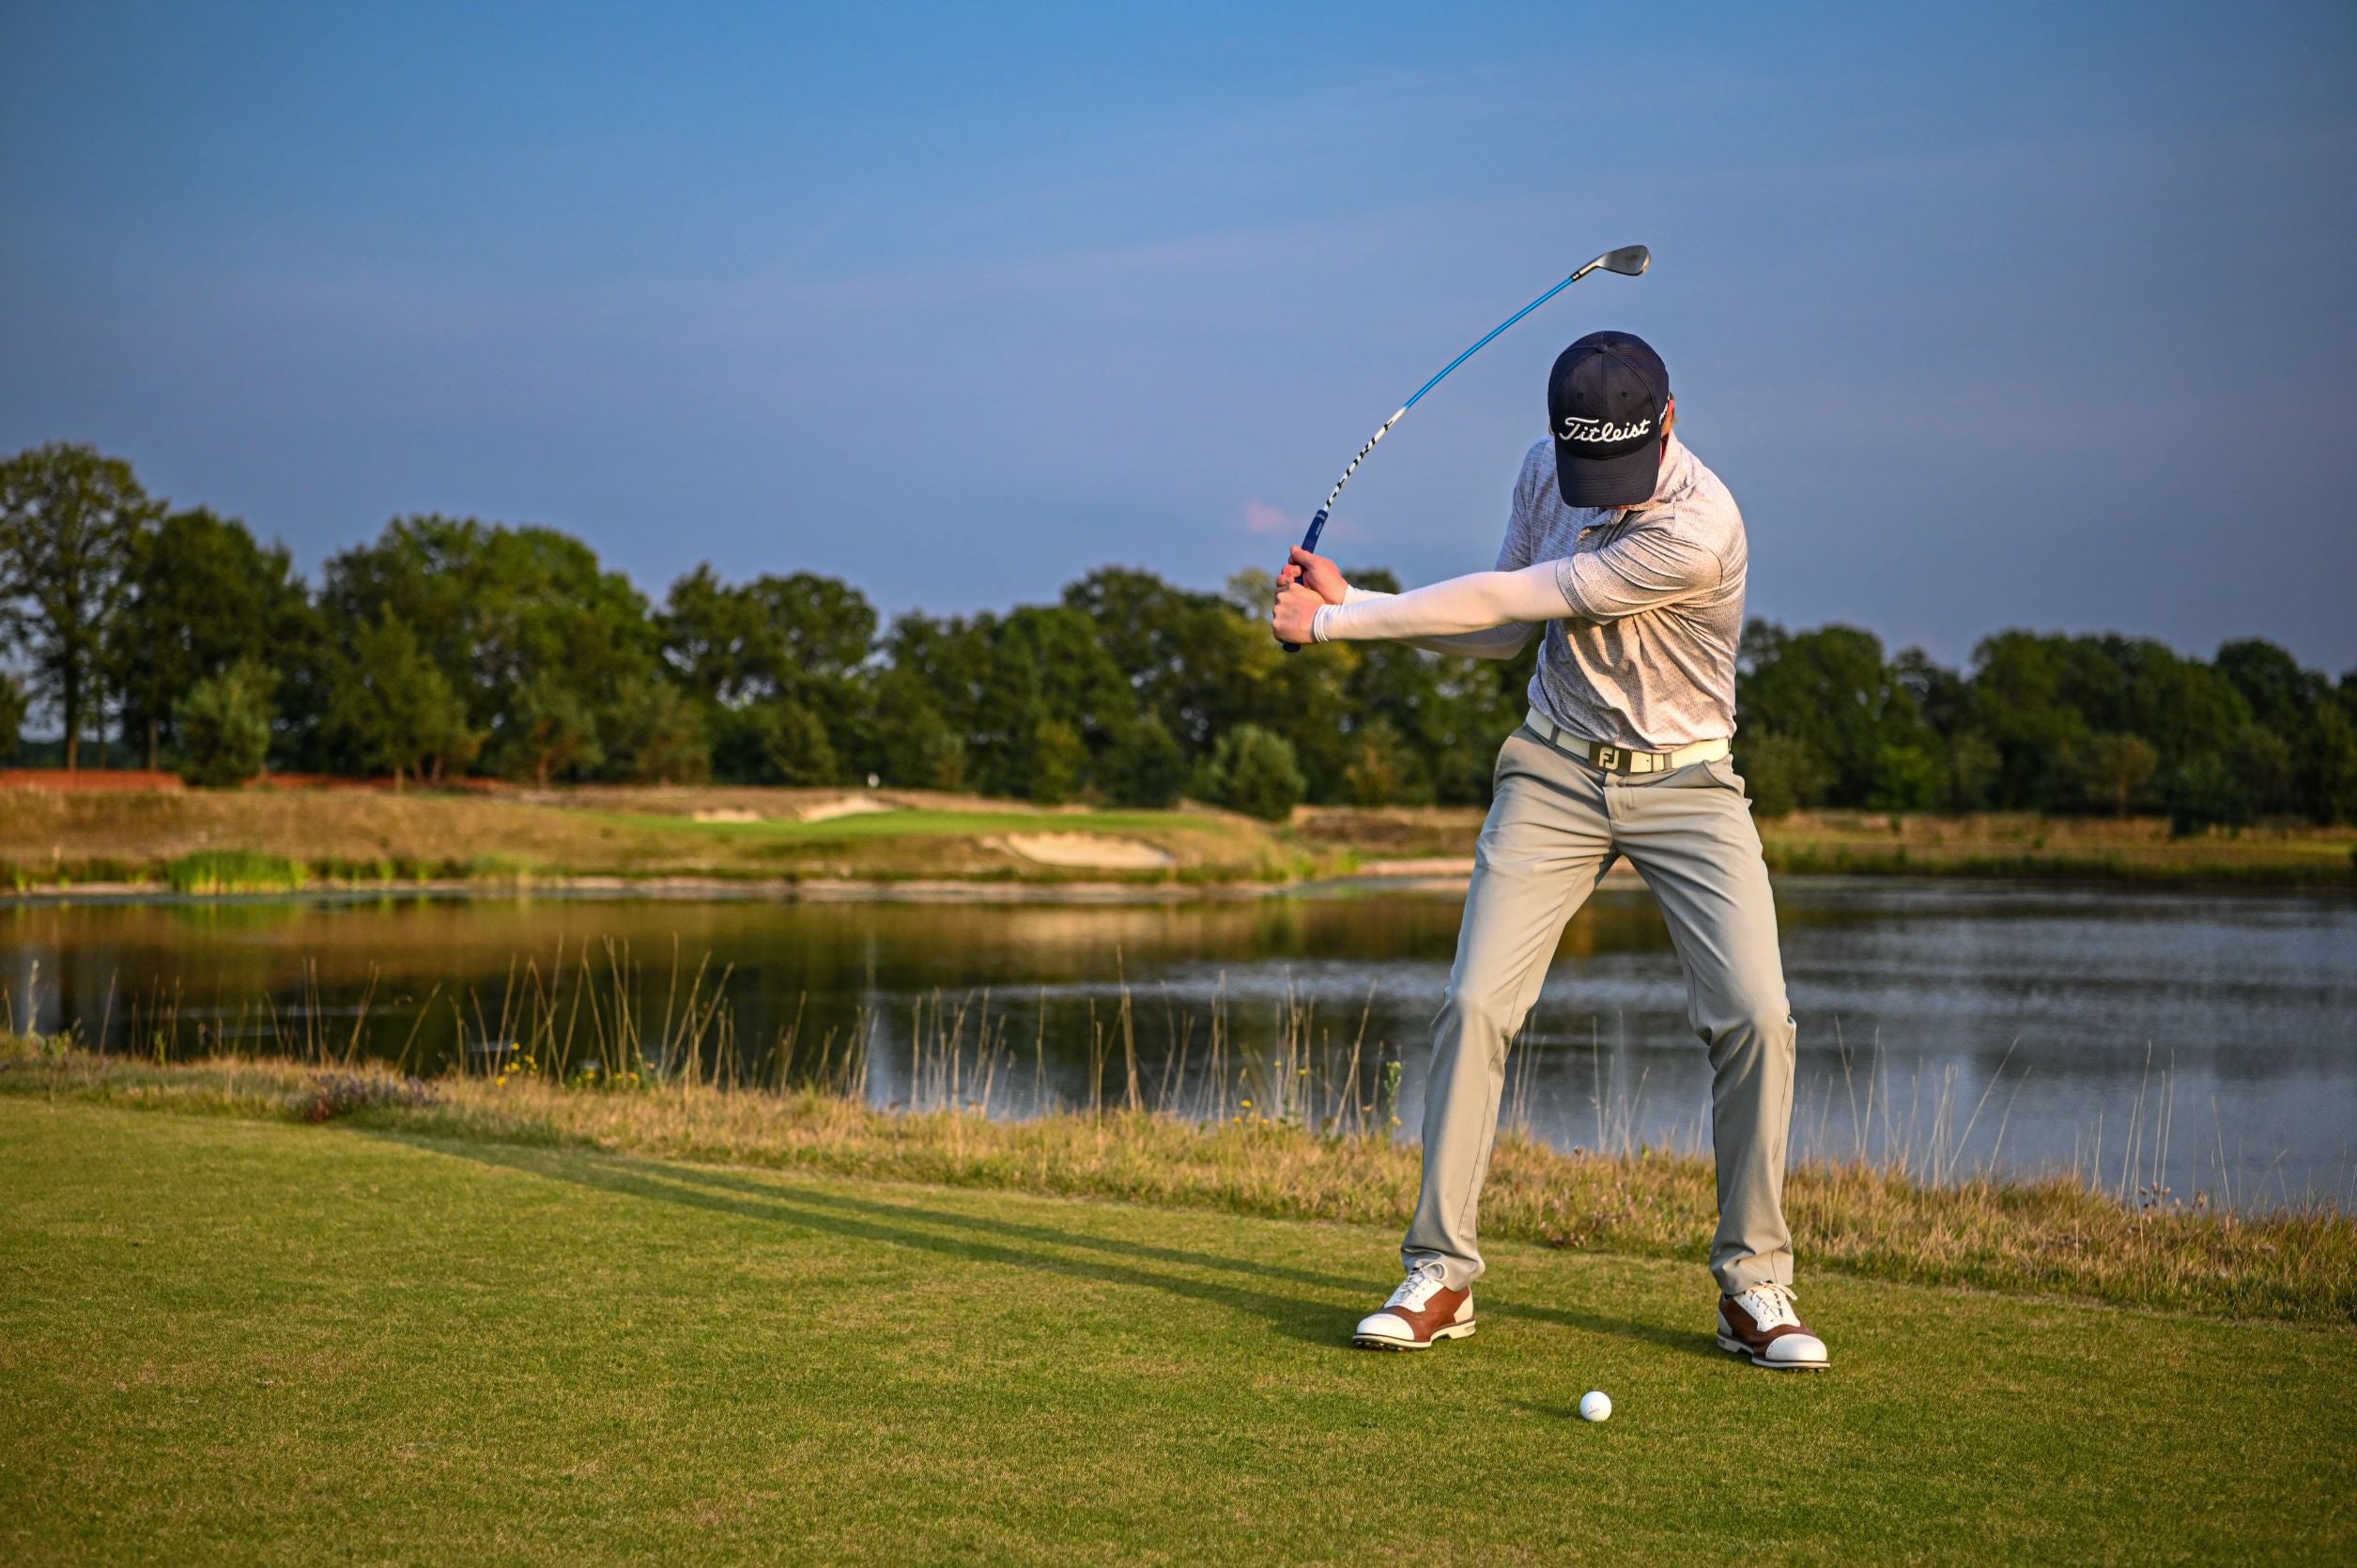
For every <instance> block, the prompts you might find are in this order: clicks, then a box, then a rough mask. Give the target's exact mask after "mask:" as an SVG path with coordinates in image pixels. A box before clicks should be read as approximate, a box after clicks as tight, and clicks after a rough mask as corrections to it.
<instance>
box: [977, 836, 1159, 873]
mask: <svg viewBox="0 0 2357 1568" xmlns="http://www.w3.org/2000/svg"><path fill="white" fill-rule="evenodd" d="M1005 842H1006V845H1007V847H1008V848H1009V849H1010V850H1012V851H1014V852H1015V853H1017V854H1019V855H1022V856H1023V857H1024V859H1025V860H1036V861H1038V862H1039V863H1040V865H1042V866H1086V867H1089V868H1090V869H1095V870H1101V871H1151V870H1159V869H1162V868H1163V867H1165V866H1168V865H1171V864H1173V862H1172V860H1171V858H1170V855H1169V854H1168V853H1167V852H1165V851H1163V850H1158V849H1156V848H1155V847H1154V846H1153V845H1151V844H1146V843H1140V842H1139V841H1138V840H1137V839H1135V838H1101V837H1100V836H1098V835H1097V834H1094V833H1010V834H1009V835H1007V838H1006V840H1005Z"/></svg>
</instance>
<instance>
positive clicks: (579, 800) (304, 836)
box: [0, 788, 1351, 893]
mask: <svg viewBox="0 0 2357 1568" xmlns="http://www.w3.org/2000/svg"><path fill="white" fill-rule="evenodd" d="M851 800H858V801H862V802H864V801H869V800H872V801H873V802H875V803H876V804H879V805H883V806H886V807H890V809H887V810H881V811H869V812H864V813H855V814H846V815H840V816H836V815H829V814H828V813H829V812H830V811H831V810H835V809H840V807H842V806H843V805H844V803H845V802H847V801H851ZM700 819H701V820H700ZM1092 844H1094V845H1099V846H1109V853H1105V854H1103V855H1100V856H1096V857H1094V858H1095V859H1099V860H1101V861H1103V862H1104V863H1103V864H1091V863H1088V862H1089V861H1090V860H1091V858H1092V857H1091V856H1090V855H1089V853H1087V852H1088V849H1089V847H1090V846H1091V845H1092ZM1075 851H1076V852H1077V853H1076V855H1075V854H1074V852H1075ZM1059 855H1064V856H1071V857H1072V858H1076V859H1077V861H1078V862H1079V863H1068V861H1067V860H1064V859H1059V858H1056V857H1057V856H1059ZM1350 864H1351V861H1350V857H1349V855H1348V853H1347V852H1341V851H1336V850H1332V849H1329V850H1322V851H1320V850H1313V849H1311V848H1308V847H1305V846H1303V845H1301V844H1298V843H1296V842H1294V841H1293V840H1291V839H1289V838H1286V837H1285V836H1283V835H1281V834H1280V833H1278V832H1276V831H1274V830H1272V829H1271V828H1269V827H1268V826H1267V825H1265V824H1263V823H1260V822H1254V821H1253V820H1252V819H1250V818H1246V817H1239V816H1235V815H1232V814H1229V813H1225V812H1212V811H1199V810H1192V809H1190V810H1183V811H1086V810H1072V811H1061V810H1058V811H1050V810H1044V809H1040V808H1037V807H1029V806H1025V805H1024V804H1022V803H1020V802H1012V801H987V800H977V799H973V798H970V797H963V796H956V795H944V794H938V793H935V792H922V791H914V792H903V791H884V792H876V793H874V794H872V795H870V794H869V793H868V792H858V793H857V794H852V793H850V792H845V791H841V790H728V789H709V790H685V789H682V790H664V789H653V788H649V789H639V790H624V789H589V790H580V791H566V792H546V793H527V792H516V793H512V794H496V795H483V794H479V793H469V794H437V793H432V792H424V791H409V792H398V793H396V792H391V791H276V790H251V791H222V792H208V791H193V792H186V793H180V794H162V793H157V794H132V793H125V794H112V793H92V794H83V795H74V794H46V793H42V792H35V791H8V792H0V891H5V890H6V889H8V888H10V887H13V888H16V889H20V890H23V889H34V888H49V887H73V886H87V885H90V884H135V885H145V886H151V887H154V888H157V889H158V890H164V889H177V890H182V891H205V892H229V893H236V892H272V891H281V890H283V889H284V888H285V886H286V885H287V884H289V883H290V882H293V883H298V884H307V885H315V886H325V887H332V886H339V885H359V886H374V885H385V884H414V883H455V884H493V885H510V884H530V883H535V882H543V883H561V882H563V881H566V880H571V879H581V878H601V879H620V880H622V881H624V882H625V883H631V882H639V883H644V882H655V881H658V880H662V879H668V878H695V879H709V880H712V881H716V882H722V883H743V884H756V883H770V884H795V883H804V882H816V881H828V880H855V881H856V880H877V881H887V882H894V881H897V882H905V881H911V880H917V879H926V880H935V879H949V880H964V881H973V882H982V883H990V882H1010V883H1041V884H1056V883H1073V882H1095V883H1142V884H1182V885H1183V884H1194V883H1245V884H1263V883H1271V882H1288V881H1295V880H1299V879H1302V878H1304V877H1309V876H1315V875H1319V874H1332V873H1333V872H1336V871H1342V870H1347V869H1349V866H1350Z"/></svg>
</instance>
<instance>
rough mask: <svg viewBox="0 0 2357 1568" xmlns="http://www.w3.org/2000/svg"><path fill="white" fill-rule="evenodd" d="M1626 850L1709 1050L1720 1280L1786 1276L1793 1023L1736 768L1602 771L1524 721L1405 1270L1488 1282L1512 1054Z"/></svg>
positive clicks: (1429, 1112)
mask: <svg viewBox="0 0 2357 1568" xmlns="http://www.w3.org/2000/svg"><path fill="white" fill-rule="evenodd" d="M1619 855H1626V856H1627V857H1628V860H1629V863H1630V864H1631V865H1633V866H1634V867H1635V868H1636V869H1637V871H1638V873H1639V874H1640V875H1641V876H1642V877H1643V878H1644V879H1645V882H1646V884H1648V885H1649V886H1650V887H1652V889H1653V891H1654V896H1655V897H1656V898H1657V899H1660V900H1661V909H1662V913H1663V914H1664V915H1666V916H1667V917H1668V919H1669V923H1670V936H1671V941H1672V942H1673V943H1674V944H1675V945H1676V947H1677V953H1678V961H1679V962H1680V964H1682V965H1683V966H1684V967H1685V970H1686V1009H1687V1021H1688V1022H1690V1023H1691V1024H1692V1025H1693V1028H1694V1032H1695V1033H1696V1034H1698V1035H1700V1036H1701V1037H1702V1042H1703V1044H1705V1045H1706V1046H1708V1047H1709V1049H1710V1064H1711V1140H1712V1144H1713V1146H1714V1148H1715V1150H1716V1153H1717V1155H1718V1236H1717V1237H1716V1238H1715V1239H1714V1240H1713V1241H1712V1243H1711V1253H1710V1268H1711V1272H1712V1274H1713V1275H1715V1276H1716V1277H1717V1279H1718V1284H1719V1288H1720V1289H1722V1290H1724V1291H1728V1292H1730V1293H1733V1292H1735V1291H1740V1290H1745V1289H1748V1288H1749V1287H1750V1286H1752V1285H1755V1284H1761V1283H1762V1282H1764V1281H1773V1282H1775V1283H1776V1284H1791V1283H1792V1279H1793V1243H1792V1233H1791V1231H1790V1230H1788V1229H1787V1228H1786V1226H1785V1223H1784V1157H1785V1147H1786V1143H1787V1140H1788V1139H1789V1137H1790V1134H1791V1130H1792V1118H1793V1053H1794V1025H1793V1019H1792V1013H1791V1009H1790V1007H1789V1006H1788V1004H1787V1003H1786V1000H1785V995H1784V966H1783V960H1782V957H1781V955H1780V954H1779V951H1778V948H1777V940H1776V905H1775V903H1774V902H1773V900H1772V899H1771V898H1770V896H1769V892H1768V877H1767V866H1766V863H1765V862H1764V861H1763V860H1762V858H1761V855H1760V835H1759V831H1758V830H1757V829H1756V828H1754V827H1753V826H1752V823H1751V808H1750V803H1749V801H1748V799H1746V797H1745V795H1744V791H1743V780H1742V779H1741V778H1739V777H1737V776H1735V773H1734V771H1733V764H1732V763H1730V762H1728V761H1726V760H1725V759H1721V760H1719V761H1715V762H1697V763H1695V764H1693V765H1692V766H1690V767H1684V768H1678V769H1676V770H1674V771H1671V772H1668V773H1660V774H1651V775H1645V776H1621V775H1616V774H1608V773H1604V772H1601V771H1599V770H1597V769H1595V768H1594V767H1591V766H1590V765H1589V764H1588V763H1587V762H1586V761H1582V760H1579V759H1576V758H1574V757H1572V756H1571V755H1569V754H1568V753H1566V752H1564V751H1561V750H1558V749H1557V748H1556V747H1554V746H1550V745H1548V743H1547V742H1546V741H1543V740H1541V739H1540V738H1539V737H1538V736H1537V735H1536V734H1535V733H1534V732H1533V731H1532V730H1529V729H1528V728H1525V729H1521V730H1517V731H1515V733H1514V734H1513V735H1512V736H1511V737H1509V738H1508V740H1507V741H1506V744H1505V746H1504V748H1503V749H1502V750H1501V751H1500V752H1499V754H1498V773H1497V783H1496V790H1495V794H1494V798H1493V800H1492V803H1491V805H1490V807H1489V818H1488V821H1487V822H1486V823H1484V824H1483V827H1482V833H1481V844H1480V847H1479V849H1478V851H1477V852H1476V853H1475V855H1474V861H1473V883H1472V887H1471V890H1470V891H1469V892H1468V893H1467V894H1466V898H1465V919H1464V924H1463V925H1462V926H1460V927H1459V928H1458V930H1457V937H1456V966H1455V968H1453V969H1452V970H1451V971H1450V973H1449V991H1448V1000H1447V1001H1446V1003H1445V1004H1444V1005H1443V1006H1442V1007H1441V1008H1440V1017H1439V1018H1438V1019H1437V1020H1435V1021H1434V1022H1433V1026H1432V1067H1431V1071H1430V1074H1429V1076H1428V1078H1427V1080H1426V1083H1425V1106H1424V1189H1423V1192H1422V1194H1421V1195H1420V1196H1419V1197H1418V1199H1417V1201H1416V1213H1415V1218H1414V1219H1413V1220H1412V1221H1411V1222H1410V1224H1409V1227H1408V1239H1407V1242H1406V1244H1405V1245H1404V1246H1403V1247H1402V1248H1401V1249H1400V1255H1401V1258H1402V1259H1403V1261H1404V1262H1405V1263H1406V1264H1407V1266H1408V1267H1409V1268H1415V1267H1416V1266H1417V1265H1418V1264H1420V1263H1423V1262H1425V1261H1427V1260H1438V1261H1439V1263H1440V1265H1441V1268H1442V1269H1443V1271H1444V1273H1445V1275H1446V1283H1447V1284H1449V1285H1450V1286H1451V1287H1452V1288H1457V1287H1462V1286H1464V1285H1467V1284H1471V1282H1472V1281H1473V1280H1474V1279H1476V1278H1478V1277H1479V1276H1480V1274H1481V1271H1482V1259H1481V1250H1480V1247H1479V1246H1478V1244H1477V1243H1476V1241H1475V1238H1474V1210H1475V1208H1476V1207H1478V1205H1479V1203H1480V1201H1481V1187H1482V1180H1483V1177H1484V1176H1487V1173H1488V1169H1489V1153H1490V1145H1491V1144H1492V1143H1493V1142H1495V1140H1496V1138H1497V1132H1498V1100H1499V1094H1500V1091H1501V1089H1502V1087H1503V1085H1504V1083H1505V1067H1506V1043H1507V1041H1508V1040H1510V1039H1512V1038H1514V1036H1515V1034H1516V1033H1517V1031H1519V1030H1520V1029H1521V1027H1522V1020H1523V1017H1524V1015H1525V1014H1527V1013H1528V1012H1529V1011H1530V1009H1531V1004H1532V1003H1533V1001H1535V1000H1536V999H1537V996H1538V992H1539V986H1540V984H1541V982H1542V981H1544V980H1545V978H1546V976H1547V966H1548V961H1549V960H1551V959H1552V958H1553V957H1554V954H1555V945H1556V943H1557V942H1558V941H1559V940H1560V939H1561V938H1562V936H1563V930H1564V923H1565V922H1567V921H1568V920H1569V919H1570V918H1571V916H1572V915H1573V913H1574V912H1575V911H1577V910H1578V909H1579V905H1580V904H1581V902H1583V901H1584V900H1585V899H1587V897H1588V895H1589V893H1591V892H1592V891H1594V888H1595V885H1596V884H1597V882H1598V881H1600V880H1601V879H1602V877H1603V876H1604V873H1605V870H1606V869H1607V868H1609V867H1610V865H1611V864H1612V862H1613V860H1614V858H1615V857H1616V856H1619Z"/></svg>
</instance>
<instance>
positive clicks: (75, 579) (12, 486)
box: [0, 442, 159, 772]
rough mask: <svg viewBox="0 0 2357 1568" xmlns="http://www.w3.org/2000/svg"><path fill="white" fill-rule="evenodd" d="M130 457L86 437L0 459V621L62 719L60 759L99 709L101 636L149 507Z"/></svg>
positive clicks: (74, 760)
mask: <svg viewBox="0 0 2357 1568" xmlns="http://www.w3.org/2000/svg"><path fill="white" fill-rule="evenodd" d="M158 510H159V509H158V507H157V505H156V503H155V502H154V501H152V500H148V499H147V493H146V491H145V490H143V489H141V488H140V485H139V481H138V480H137V478H135V477H134V476H133V475H132V473H131V465H130V464H128V463H126V462H123V461H122V460H121V459H119V458H114V457H105V456H101V455H100V453H99V452H98V450H97V449H96V448H95V447H87V446H74V445H70V444H68V443H64V442H59V443H55V444H53V445H50V446H44V447H35V448H33V449H31V450H29V451H26V452H22V453H18V454H17V455H16V456H14V457H12V458H10V459H8V461H7V462H6V463H0V630H4V631H6V632H8V633H9V634H11V635H12V636H13V637H14V638H15V639H16V640H17V642H18V643H19V644H20V646H21V647H22V648H23V651H24V653H25V656H26V659H27V662H28V663H29V664H30V666H31V673H32V677H33V689H34V692H35V694H36V695H38V696H39V697H41V698H43V699H46V700H47V701H48V702H49V703H50V704H51V705H52V706H53V707H54V708H55V709H56V711H57V715H58V717H59V719H60V720H61V721H62V722H63V724H64V726H65V764H66V768H67V770H68V771H69V772H70V771H72V770H73V769H74V768H76V767H78V766H79V765H80V762H81V746H82V731H83V729H84V726H85V724H86V723H87V722H88V721H89V719H90V718H91V717H92V716H93V710H94V709H95V710H97V711H98V712H97V716H98V717H99V718H100V721H101V724H102V723H103V718H104V680H105V675H106V667H105V660H104V653H105V639H106V634H107V629H108V624H109V623H110V622H111V621H112V620H113V619H114V617H115V614H116V611H117V610H118V609H119V608H120V607H121V606H122V603H123V598H124V595H125V592H126V591H127V587H128V583H129V577H130V567H131V552H132V541H133V540H134V539H135V538H136V537H137V535H138V533H139V532H140V530H142V529H144V528H146V527H147V526H148V525H149V524H151V523H152V522H153V521H154V519H155V516H156V514H157V512H158Z"/></svg>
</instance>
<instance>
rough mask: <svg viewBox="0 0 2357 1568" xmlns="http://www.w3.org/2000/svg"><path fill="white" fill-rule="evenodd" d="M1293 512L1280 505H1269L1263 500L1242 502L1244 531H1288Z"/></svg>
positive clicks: (1291, 524) (1291, 525) (1290, 530)
mask: <svg viewBox="0 0 2357 1568" xmlns="http://www.w3.org/2000/svg"><path fill="white" fill-rule="evenodd" d="M1293 527H1294V524H1293V514H1291V513H1290V512H1287V511H1286V510H1285V508H1283V507H1281V506H1271V505H1270V504H1269V503H1268V502H1267V501H1265V500H1248V501H1246V502H1244V531H1245V532H1246V533H1290V532H1292V531H1293Z"/></svg>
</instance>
